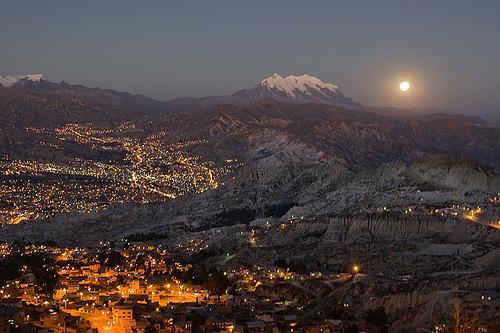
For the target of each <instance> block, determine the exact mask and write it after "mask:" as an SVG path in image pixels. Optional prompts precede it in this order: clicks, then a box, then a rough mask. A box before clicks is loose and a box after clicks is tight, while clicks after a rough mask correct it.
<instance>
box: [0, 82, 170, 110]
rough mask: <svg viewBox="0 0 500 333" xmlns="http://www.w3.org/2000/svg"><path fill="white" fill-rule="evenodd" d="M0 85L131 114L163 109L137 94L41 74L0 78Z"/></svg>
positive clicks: (156, 103) (152, 100) (159, 104)
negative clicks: (65, 80)
mask: <svg viewBox="0 0 500 333" xmlns="http://www.w3.org/2000/svg"><path fill="white" fill-rule="evenodd" d="M0 84H1V85H3V86H4V87H11V88H15V89H18V90H23V91H27V92H31V93H38V94H50V95H57V96H64V97H68V98H71V99H75V100H80V101H89V102H97V103H100V104H107V105H112V106H116V107H120V108H122V109H126V110H128V111H132V112H139V113H152V112H161V111H163V109H164V107H163V105H162V103H161V102H159V101H157V100H155V99H153V98H150V97H146V96H143V95H139V94H135V95H133V94H130V93H127V92H120V91H116V90H112V89H102V88H89V87H85V86H82V85H79V84H70V83H67V82H64V81H62V82H60V83H56V82H51V81H49V80H47V78H46V77H45V76H44V75H43V74H37V75H13V76H7V77H0Z"/></svg>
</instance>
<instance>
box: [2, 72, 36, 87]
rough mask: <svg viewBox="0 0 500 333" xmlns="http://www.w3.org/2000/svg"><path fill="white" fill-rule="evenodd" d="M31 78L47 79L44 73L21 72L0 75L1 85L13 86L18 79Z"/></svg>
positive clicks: (34, 80)
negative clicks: (19, 73) (18, 73)
mask: <svg viewBox="0 0 500 333" xmlns="http://www.w3.org/2000/svg"><path fill="white" fill-rule="evenodd" d="M21 80H29V81H33V82H40V81H42V80H46V78H45V75H43V74H21V75H6V76H0V85H1V86H3V87H12V86H13V85H15V84H16V83H17V82H18V81H21Z"/></svg>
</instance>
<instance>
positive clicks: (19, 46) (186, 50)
mask: <svg viewBox="0 0 500 333" xmlns="http://www.w3.org/2000/svg"><path fill="white" fill-rule="evenodd" d="M499 17H500V1H496V0H492V1H488V0H481V1H470V0H468V1H461V0H449V1H446V0H440V1H435V0H434V1H425V0H424V1H415V0H412V1H404V0H398V1H396V0H395V1H352V0H350V1H290V0H287V1H273V0H265V1H256V0H252V1H234V0H232V1H215V0H214V1H201V0H200V1H126V0H106V1H91V0H85V1H76V0H75V1H73V0H65V1H52V0H44V1H39V0H33V1H24V0H16V1H2V3H1V4H0V75H6V74H18V73H44V74H46V75H47V76H48V78H49V79H50V80H52V81H61V80H65V81H68V82H71V83H81V84H84V85H88V86H100V87H106V88H112V89H117V90H124V91H130V92H134V93H142V94H145V95H148V96H152V97H155V98H158V99H162V100H165V99H168V98H172V97H179V96H204V95H221V94H229V93H232V92H234V91H236V90H238V89H240V88H249V87H253V86H254V85H255V84H256V83H257V82H258V81H260V80H261V79H262V78H264V77H266V76H268V75H271V74H272V73H274V72H278V73H280V74H282V75H288V74H302V73H309V74H312V75H315V76H318V77H320V78H321V79H322V80H323V81H329V82H333V83H335V84H337V85H338V86H339V87H340V89H341V90H342V91H343V92H344V93H345V94H346V95H347V96H350V97H352V98H353V99H354V100H356V101H359V102H361V103H363V104H366V105H379V106H380V105H394V106H412V107H413V106H421V107H427V106H435V107H442V108H455V109H461V110H469V111H476V112H478V113H492V114H495V113H496V114H497V115H500V19H499ZM403 79H405V80H408V81H410V82H411V83H412V89H411V90H410V92H409V93H408V94H406V95H403V94H401V93H400V92H399V91H398V83H399V82H400V81H401V80H403Z"/></svg>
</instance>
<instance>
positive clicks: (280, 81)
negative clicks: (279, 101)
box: [260, 73, 338, 97]
mask: <svg viewBox="0 0 500 333" xmlns="http://www.w3.org/2000/svg"><path fill="white" fill-rule="evenodd" d="M260 85H261V86H263V87H266V88H268V89H276V90H279V91H282V92H285V93H286V94H288V95H290V96H291V97H295V96H296V92H297V91H299V92H301V93H305V94H307V95H312V92H313V91H314V90H315V91H317V92H319V93H320V94H323V95H325V96H327V94H326V93H324V92H323V90H324V89H326V90H328V91H330V92H333V93H334V94H337V90H338V87H337V86H336V85H334V84H331V83H324V82H323V81H321V80H320V79H318V78H317V77H314V76H311V75H308V74H303V75H300V76H295V75H289V76H287V77H282V76H281V75H279V74H278V73H274V74H273V75H272V76H270V77H268V78H265V79H264V80H262V81H261V83H260Z"/></svg>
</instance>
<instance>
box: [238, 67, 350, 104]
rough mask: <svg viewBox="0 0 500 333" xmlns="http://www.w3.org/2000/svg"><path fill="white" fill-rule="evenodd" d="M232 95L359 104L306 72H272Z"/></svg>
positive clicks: (251, 97)
mask: <svg viewBox="0 0 500 333" xmlns="http://www.w3.org/2000/svg"><path fill="white" fill-rule="evenodd" d="M232 97H233V98H236V99H241V100H244V101H256V100H259V99H262V98H274V99H276V100H278V101H282V102H288V103H318V104H330V105H335V106H344V107H354V106H359V104H357V103H355V102H354V101H353V100H352V99H350V98H348V97H345V96H344V95H343V94H342V93H341V92H340V90H339V88H338V87H337V86H336V85H334V84H332V83H325V82H323V81H321V80H320V79H318V78H317V77H314V76H311V75H308V74H303V75H299V76H295V75H289V76H287V77H282V76H281V75H279V74H278V73H274V74H273V75H272V76H270V77H267V78H265V79H264V80H262V81H261V82H260V84H258V85H257V86H256V87H254V88H252V89H243V90H240V91H237V92H236V93H234V94H233V95H232Z"/></svg>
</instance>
